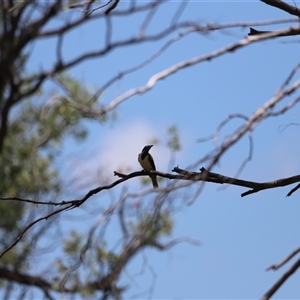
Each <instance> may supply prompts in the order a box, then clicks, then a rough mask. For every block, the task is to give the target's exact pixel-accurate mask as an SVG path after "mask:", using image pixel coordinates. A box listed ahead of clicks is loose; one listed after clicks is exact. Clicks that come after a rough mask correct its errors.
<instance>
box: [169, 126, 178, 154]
mask: <svg viewBox="0 0 300 300" xmlns="http://www.w3.org/2000/svg"><path fill="white" fill-rule="evenodd" d="M167 133H168V135H169V140H168V143H167V145H168V147H169V148H170V149H171V150H173V151H179V150H180V149H181V145H180V139H179V135H178V129H177V127H176V126H175V125H173V126H170V127H169V128H168V129H167Z"/></svg>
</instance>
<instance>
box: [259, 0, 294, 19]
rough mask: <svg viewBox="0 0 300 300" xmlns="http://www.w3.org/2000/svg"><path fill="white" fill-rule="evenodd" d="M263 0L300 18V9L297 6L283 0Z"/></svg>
mask: <svg viewBox="0 0 300 300" xmlns="http://www.w3.org/2000/svg"><path fill="white" fill-rule="evenodd" d="M261 2H264V3H266V4H268V5H271V6H274V7H276V8H279V9H281V10H283V11H285V12H287V13H289V14H291V15H294V16H297V17H298V18H300V10H299V9H298V8H297V7H295V6H292V5H290V4H287V3H285V2H283V1H281V0H261Z"/></svg>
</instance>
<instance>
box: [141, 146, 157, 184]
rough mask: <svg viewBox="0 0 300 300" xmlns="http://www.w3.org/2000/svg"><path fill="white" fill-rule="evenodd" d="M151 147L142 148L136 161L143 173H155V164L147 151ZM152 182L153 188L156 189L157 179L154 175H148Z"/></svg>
mask: <svg viewBox="0 0 300 300" xmlns="http://www.w3.org/2000/svg"><path fill="white" fill-rule="evenodd" d="M152 147H153V145H147V146H145V147H144V148H143V150H142V152H141V153H140V154H139V156H138V161H139V163H140V165H141V166H142V168H143V169H144V170H145V171H156V168H155V163H154V160H153V157H152V155H151V154H150V153H149V150H150V149H151V148H152ZM149 176H150V178H151V181H152V185H153V188H155V189H157V188H158V184H157V179H156V175H149Z"/></svg>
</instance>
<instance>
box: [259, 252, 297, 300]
mask: <svg viewBox="0 0 300 300" xmlns="http://www.w3.org/2000/svg"><path fill="white" fill-rule="evenodd" d="M299 268H300V258H299V259H298V260H297V261H296V262H295V263H294V264H293V265H292V266H291V267H290V268H289V269H288V270H287V271H286V272H285V273H284V274H283V275H282V276H281V277H280V278H279V279H278V281H277V282H276V283H275V284H274V285H273V286H272V287H271V288H270V289H269V290H268V291H267V292H266V293H265V295H264V296H263V297H262V298H261V300H268V299H270V298H271V297H272V296H273V295H274V294H275V292H276V291H277V290H278V289H279V288H280V287H281V286H282V285H283V284H284V282H285V281H286V280H287V279H288V278H289V277H290V276H291V275H292V274H294V273H295V272H296V271H297V269H299Z"/></svg>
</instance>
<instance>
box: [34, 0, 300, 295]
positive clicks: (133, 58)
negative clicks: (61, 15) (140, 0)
mask: <svg viewBox="0 0 300 300" xmlns="http://www.w3.org/2000/svg"><path fill="white" fill-rule="evenodd" d="M296 3H297V4H299V5H298V7H299V6H300V2H299V1H296ZM178 5H179V2H178V1H171V2H170V3H167V4H164V5H163V6H162V8H161V9H162V10H161V12H160V13H159V14H158V15H157V16H156V17H155V18H154V19H153V21H152V23H151V26H150V27H149V31H150V32H151V31H153V32H155V30H157V29H158V28H159V27H160V26H162V25H163V24H164V22H168V21H169V20H168V17H169V16H171V15H172V14H171V13H172V12H173V11H175V9H176V8H177V7H178ZM73 13H75V14H76V13H78V14H79V13H80V12H79V11H77V12H76V11H75V12H73ZM279 18H289V15H287V14H286V13H284V12H281V11H280V10H278V9H275V8H272V7H271V6H267V5H265V4H263V3H261V2H259V1H245V2H242V1H241V2H239V1H190V3H189V4H188V5H187V8H186V10H185V12H184V14H183V16H182V17H181V19H182V20H185V19H189V20H193V21H198V22H200V24H206V23H213V24H224V23H229V22H230V23H232V22H250V21H264V20H272V19H279ZM114 22H115V23H114V24H115V25H114V28H113V29H114V30H115V34H114V38H115V39H123V38H125V37H127V36H131V35H132V32H133V31H132V28H134V27H135V26H137V24H139V23H140V19H139V18H138V17H136V18H135V19H134V20H131V22H130V23H129V22H124V19H121V18H116V19H115V20H114ZM103 25H104V24H103V23H101V22H100V21H96V22H91V23H89V24H88V25H87V26H85V27H84V28H79V29H78V30H75V31H73V32H72V33H71V34H70V37H69V38H68V39H67V40H66V41H65V43H64V48H63V49H64V57H65V59H66V60H68V59H69V58H71V57H74V56H75V55H77V54H78V53H80V52H81V51H82V52H83V51H84V50H86V49H89V50H90V49H97V47H99V46H101V45H102V44H101V43H102V41H103V39H102V38H101V34H103V33H104V31H103V30H102V28H103ZM286 26H288V25H286V24H277V25H269V26H265V27H255V26H253V27H255V28H258V29H261V30H274V29H280V28H284V27H286ZM293 26H295V24H293ZM248 31H249V29H248V28H244V29H243V30H241V29H226V30H223V31H216V32H212V33H209V34H207V35H201V34H193V35H190V36H189V37H187V38H185V39H182V40H181V41H179V42H178V43H175V44H174V45H173V46H171V47H170V49H168V50H167V51H166V52H165V53H163V55H161V56H160V57H159V58H158V59H157V60H155V61H154V62H153V63H151V64H149V65H148V66H147V67H145V68H144V69H142V70H140V71H138V72H136V73H133V74H131V75H129V76H128V77H125V78H124V79H122V80H120V81H119V82H117V84H116V85H114V86H112V87H111V88H110V89H109V90H107V91H105V93H104V94H103V96H102V98H101V101H103V102H104V103H109V102H110V101H112V100H113V99H114V98H115V97H117V96H119V95H120V94H122V93H124V92H126V91H127V90H128V89H130V88H132V87H138V86H142V85H144V84H146V82H147V81H148V79H149V78H150V77H151V76H152V75H153V74H154V73H157V72H160V71H162V70H164V69H166V68H168V67H170V66H171V65H173V64H174V63H177V62H180V61H183V60H188V59H191V58H192V57H195V56H199V55H204V54H207V53H209V52H211V51H215V50H218V49H220V48H222V47H224V46H227V45H229V44H232V43H235V42H237V41H239V40H240V39H242V38H244V37H246V36H247V33H248ZM136 32H137V30H136ZM166 41H167V39H165V40H164V41H162V42H158V43H145V44H142V45H140V46H138V47H126V48H124V49H120V50H116V51H114V52H113V53H112V54H110V55H108V56H105V57H103V58H101V59H93V60H90V61H87V62H85V63H82V64H80V65H79V66H78V67H76V68H73V69H72V70H71V73H72V74H73V75H74V76H75V77H76V78H79V79H81V80H82V81H83V82H84V83H85V84H87V86H91V87H99V86H101V85H103V84H104V83H105V82H106V81H107V80H108V79H109V78H110V77H111V76H114V75H115V74H116V73H117V72H120V71H122V70H124V69H126V68H129V67H132V66H134V65H136V64H137V63H140V62H141V61H143V60H145V59H146V58H147V57H148V56H149V55H151V54H152V53H153V52H155V51H157V50H158V49H159V48H160V47H161V46H162V45H163V43H164V42H166ZM292 41H293V43H292ZM295 41H297V43H299V39H297V38H281V39H276V40H273V41H266V42H263V43H257V44H254V45H250V46H247V47H245V48H243V49H240V50H238V51H236V52H233V53H229V54H225V55H223V56H221V57H219V58H216V59H214V60H212V61H210V62H204V63H201V64H199V65H195V66H193V67H190V68H187V69H185V70H182V71H180V72H178V73H176V74H174V75H172V76H170V77H168V78H167V79H165V80H163V81H161V82H159V83H158V84H157V85H156V86H155V87H154V88H153V89H152V90H150V91H149V92H147V93H145V94H142V95H140V96H134V97H132V98H130V99H128V100H127V101H125V102H124V103H122V104H121V105H120V106H119V107H118V108H117V115H118V117H117V120H116V121H115V122H109V123H107V124H104V125H103V124H100V122H99V123H98V122H96V121H93V122H91V123H87V126H88V128H89V130H90V136H89V138H88V140H87V141H86V142H85V143H84V144H77V143H75V142H73V141H69V140H68V141H67V142H66V143H65V144H64V147H65V148H64V152H63V156H62V158H60V159H61V161H62V160H63V161H67V162H68V163H69V164H70V165H71V166H72V168H74V169H73V172H74V174H76V175H74V176H75V177H78V176H79V177H80V176H83V177H85V178H82V182H84V183H86V189H80V190H79V191H78V193H79V194H78V193H77V192H76V190H74V189H73V190H72V191H71V192H70V191H69V193H70V194H72V195H75V196H76V197H80V195H82V194H83V193H85V192H87V191H88V189H89V188H94V187H96V186H97V185H99V182H111V181H113V180H115V179H116V178H115V177H113V171H114V170H117V169H122V170H125V171H127V172H130V171H134V170H139V169H140V167H139V165H138V162H137V154H138V153H139V151H140V150H141V148H142V147H143V146H144V144H146V143H148V142H149V140H151V139H152V138H158V139H159V140H160V141H161V143H160V144H158V145H156V146H155V147H153V149H152V150H151V151H152V154H153V156H154V158H155V161H156V165H157V169H158V170H160V171H170V170H168V169H167V168H168V161H169V151H168V149H167V148H166V146H165V142H166V138H167V135H166V128H167V127H169V126H171V125H176V126H177V127H178V130H179V135H180V139H181V143H182V151H181V152H180V153H178V155H177V156H176V161H175V164H174V166H177V165H179V167H181V168H184V167H186V166H188V165H190V164H191V163H193V162H194V161H196V160H198V159H200V158H201V157H203V156H204V155H205V154H206V153H207V152H208V151H210V150H212V149H213V147H214V145H213V143H211V142H207V143H197V139H199V138H201V137H205V136H208V135H210V134H212V133H214V131H215V129H216V127H217V126H218V125H219V123H220V122H221V121H222V120H223V119H225V118H226V117H227V116H228V115H229V114H232V113H242V114H245V115H247V116H250V115H251V114H252V113H253V112H254V111H255V110H256V109H258V108H259V107H261V106H262V105H263V104H264V103H265V102H266V101H268V100H269V99H270V98H271V97H272V96H273V95H274V94H275V92H276V90H277V89H278V87H279V86H280V85H281V84H282V83H283V82H284V80H285V79H286V77H287V76H288V74H289V72H290V71H291V70H292V68H293V67H294V66H295V65H296V64H297V63H299V51H298V48H297V45H298V44H297V43H295ZM53 45H55V44H54V43H53V40H49V41H46V40H43V41H42V43H41V44H40V46H36V47H35V48H34V50H33V55H34V56H33V57H35V60H34V62H31V65H30V67H31V68H33V69H34V68H35V67H36V66H38V67H40V66H41V65H42V66H51V65H52V63H51V58H52V57H53V55H55V51H54V49H55V47H53ZM41 51H42V52H41ZM298 77H299V72H298V74H297V76H296V79H297V78H298ZM290 99H292V98H289V100H290ZM285 103H287V102H285ZM299 116H300V109H299V106H296V107H295V108H294V109H293V110H291V111H289V112H288V113H286V114H285V115H283V116H280V117H278V118H270V119H268V120H266V121H265V122H263V123H262V124H260V125H259V126H258V127H257V128H256V129H255V131H254V133H253V139H254V151H253V157H252V160H251V162H249V163H248V164H247V166H246V168H245V169H244V170H243V172H242V174H241V175H240V178H242V179H248V180H251V181H272V180H276V179H279V178H284V177H289V176H293V175H296V174H299V165H300V158H299V152H298V151H299V150H298V149H299V142H300V139H299V130H300V127H299V126H289V127H287V128H286V129H285V130H282V128H283V126H286V125H288V124H290V123H297V124H299ZM238 125H241V123H239V122H238V121H233V122H232V123H230V124H229V125H228V126H226V127H225V128H224V130H222V135H221V137H220V140H219V143H220V142H221V141H222V137H224V136H226V134H230V133H231V132H232V130H234V129H235V128H236V126H238ZM248 149H249V144H248V140H247V139H246V138H244V139H242V141H240V142H239V143H238V144H237V145H235V147H234V148H232V149H231V150H230V151H228V152H227V153H226V154H225V155H224V157H222V159H221V161H220V163H219V164H218V165H217V166H216V167H215V169H214V171H215V172H219V173H221V174H224V175H228V176H232V177H234V176H235V174H236V172H237V171H238V169H239V167H240V165H241V163H242V162H243V160H244V159H245V158H246V156H247V155H248ZM115 157H118V159H114V158H115ZM204 166H205V165H204ZM69 168H70V167H69ZM99 170H100V175H99ZM79 174H81V175H79ZM110 174H111V175H110ZM138 183H139V181H138V179H136V178H135V179H133V180H132V181H130V182H127V183H125V184H124V185H126V186H128V188H129V190H130V191H132V192H137V191H138V190H139V189H140V188H141V187H140V185H138ZM121 188H122V187H118V188H117V189H116V191H115V192H113V194H114V195H115V196H116V197H117V195H119V194H118V192H120V189H121ZM291 188H292V186H291V187H285V188H278V189H274V190H266V191H263V192H260V193H256V194H253V195H249V196H247V197H245V198H241V197H240V194H241V193H242V192H245V191H246V190H245V189H243V188H240V187H234V186H227V187H224V188H222V189H220V187H219V186H218V185H214V184H211V183H207V184H205V189H204V190H203V192H202V193H201V194H200V196H199V197H198V198H197V199H196V201H194V203H193V204H192V205H191V206H188V205H185V204H183V203H182V204H181V206H180V211H179V212H177V213H176V214H175V228H174V232H173V235H172V236H173V237H179V236H190V237H192V238H194V239H196V240H199V241H200V245H199V246H192V245H189V244H187V243H182V244H179V245H177V246H175V247H174V248H172V249H171V250H168V251H166V252H158V251H156V250H146V251H145V253H144V254H145V256H146V257H147V263H148V264H149V265H151V267H150V268H147V267H146V269H145V272H144V273H142V274H141V275H139V276H134V280H132V278H131V277H130V276H127V277H126V275H124V279H123V280H124V281H125V282H127V283H128V284H130V285H131V287H130V289H129V290H128V292H127V294H126V297H132V296H134V295H135V297H141V298H144V297H147V296H148V295H149V293H147V289H149V288H151V284H152V283H153V280H155V282H154V284H153V289H152V290H151V291H152V292H151V296H152V297H153V298H155V299H174V298H176V299H179V298H182V299H192V298H195V299H196V298H198V299H199V298H201V299H218V298H219V299H225V298H226V299H233V298H235V299H237V298H243V299H257V298H259V297H261V296H262V295H263V294H264V293H265V292H266V291H267V290H268V289H269V288H270V287H271V285H273V283H274V282H275V281H276V280H277V279H278V278H279V277H280V276H281V274H282V273H283V272H284V271H285V270H286V269H287V267H288V266H290V265H291V264H290V263H289V264H288V265H287V266H286V267H283V268H282V269H280V270H278V271H276V272H274V271H269V272H266V271H265V269H266V268H267V267H268V266H270V265H271V264H274V263H277V262H279V261H281V260H282V259H283V258H284V257H285V256H286V255H287V254H289V253H290V252H292V251H293V250H294V249H295V248H296V247H299V226H300V218H299V212H300V202H299V192H296V193H295V194H294V195H293V196H292V197H290V198H286V197H285V195H286V194H287V192H288V191H289V190H290V189H291ZM104 195H105V196H104ZM104 195H98V196H95V197H93V198H91V199H90V200H89V203H87V208H89V209H92V207H93V205H94V204H95V203H97V201H100V200H101V201H105V199H106V198H107V199H110V195H109V194H108V193H107V194H104ZM83 213H84V211H80V214H83ZM69 214H70V215H72V214H74V213H73V212H70V213H69ZM75 214H76V213H75ZM95 221H96V217H95V219H92V220H91V224H92V223H93V222H95ZM78 224H79V222H75V223H72V222H68V226H70V229H71V228H77V227H78ZM80 226H81V225H80ZM117 236H119V235H116V238H117ZM111 239H112V241H113V240H114V237H111ZM112 243H113V242H112ZM143 264H145V260H144V259H143V255H140V256H139V257H138V258H135V259H134V260H133V261H132V262H131V263H130V265H129V267H128V268H127V272H128V273H130V274H132V273H134V274H135V273H138V272H139V271H140V270H141V268H142V265H143ZM152 269H153V270H154V272H155V276H153V273H151V270H152ZM299 280H300V272H299V271H298V272H297V273H296V274H294V275H293V276H292V277H290V278H289V280H288V281H287V282H286V283H285V285H284V286H283V287H282V288H281V289H280V290H279V291H278V292H277V293H276V294H275V297H274V298H277V299H283V298H284V299H296V298H299V297H300V289H299ZM133 281H134V283H133ZM143 291H146V293H144V294H141V295H142V296H137V295H139V293H141V292H143Z"/></svg>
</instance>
